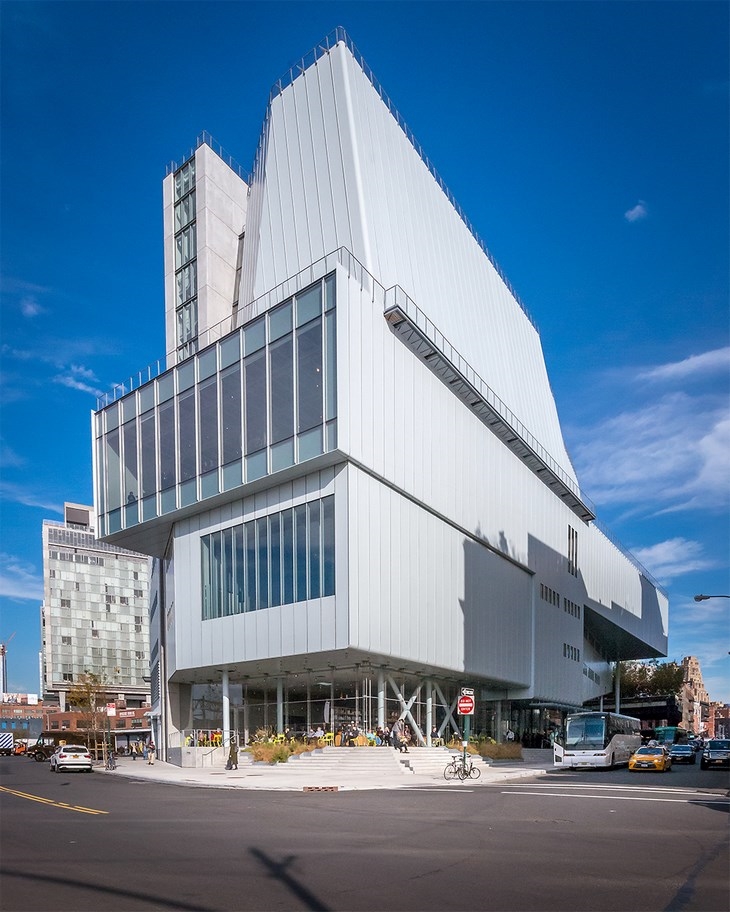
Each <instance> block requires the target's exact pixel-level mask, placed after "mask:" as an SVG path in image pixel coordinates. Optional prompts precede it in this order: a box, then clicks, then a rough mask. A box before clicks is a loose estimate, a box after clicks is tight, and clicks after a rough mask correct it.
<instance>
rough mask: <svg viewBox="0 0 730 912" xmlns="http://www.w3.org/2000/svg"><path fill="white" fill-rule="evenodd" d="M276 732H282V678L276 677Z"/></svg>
mask: <svg viewBox="0 0 730 912" xmlns="http://www.w3.org/2000/svg"><path fill="white" fill-rule="evenodd" d="M276 733H277V735H281V734H283V733H284V679H283V678H277V679H276Z"/></svg>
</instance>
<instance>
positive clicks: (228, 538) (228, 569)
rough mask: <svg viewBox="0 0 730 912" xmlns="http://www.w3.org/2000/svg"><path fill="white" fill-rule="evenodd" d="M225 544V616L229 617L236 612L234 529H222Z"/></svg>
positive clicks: (223, 573) (223, 607) (223, 550)
mask: <svg viewBox="0 0 730 912" xmlns="http://www.w3.org/2000/svg"><path fill="white" fill-rule="evenodd" d="M221 534H222V537H223V545H222V548H221V552H222V557H223V561H222V573H221V577H222V580H223V604H222V606H221V608H222V609H223V616H224V617H228V616H229V615H231V614H233V613H234V606H233V578H234V571H235V563H234V558H233V529H224V530H223V531H222V533H221Z"/></svg>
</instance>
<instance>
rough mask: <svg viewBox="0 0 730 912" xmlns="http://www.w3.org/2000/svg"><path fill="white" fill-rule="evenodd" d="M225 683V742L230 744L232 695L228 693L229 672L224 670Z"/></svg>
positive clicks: (223, 678) (222, 678)
mask: <svg viewBox="0 0 730 912" xmlns="http://www.w3.org/2000/svg"><path fill="white" fill-rule="evenodd" d="M221 683H222V685H223V687H222V691H223V744H226V745H227V744H228V743H229V742H230V740H231V697H230V694H229V693H228V672H227V671H224V672H223V674H222V676H221Z"/></svg>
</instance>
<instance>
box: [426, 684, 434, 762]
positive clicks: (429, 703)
mask: <svg viewBox="0 0 730 912" xmlns="http://www.w3.org/2000/svg"><path fill="white" fill-rule="evenodd" d="M432 728H433V685H432V684H431V680H430V679H429V680H428V681H426V744H427V745H428V746H429V747H433V745H432V744H431V729H432Z"/></svg>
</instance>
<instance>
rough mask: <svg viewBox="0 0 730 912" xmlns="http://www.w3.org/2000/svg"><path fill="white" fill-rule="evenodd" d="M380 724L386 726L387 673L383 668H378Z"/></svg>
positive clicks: (382, 726)
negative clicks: (384, 672)
mask: <svg viewBox="0 0 730 912" xmlns="http://www.w3.org/2000/svg"><path fill="white" fill-rule="evenodd" d="M378 725H379V726H380V727H381V728H384V727H385V675H384V674H383V669H382V668H379V669H378Z"/></svg>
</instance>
